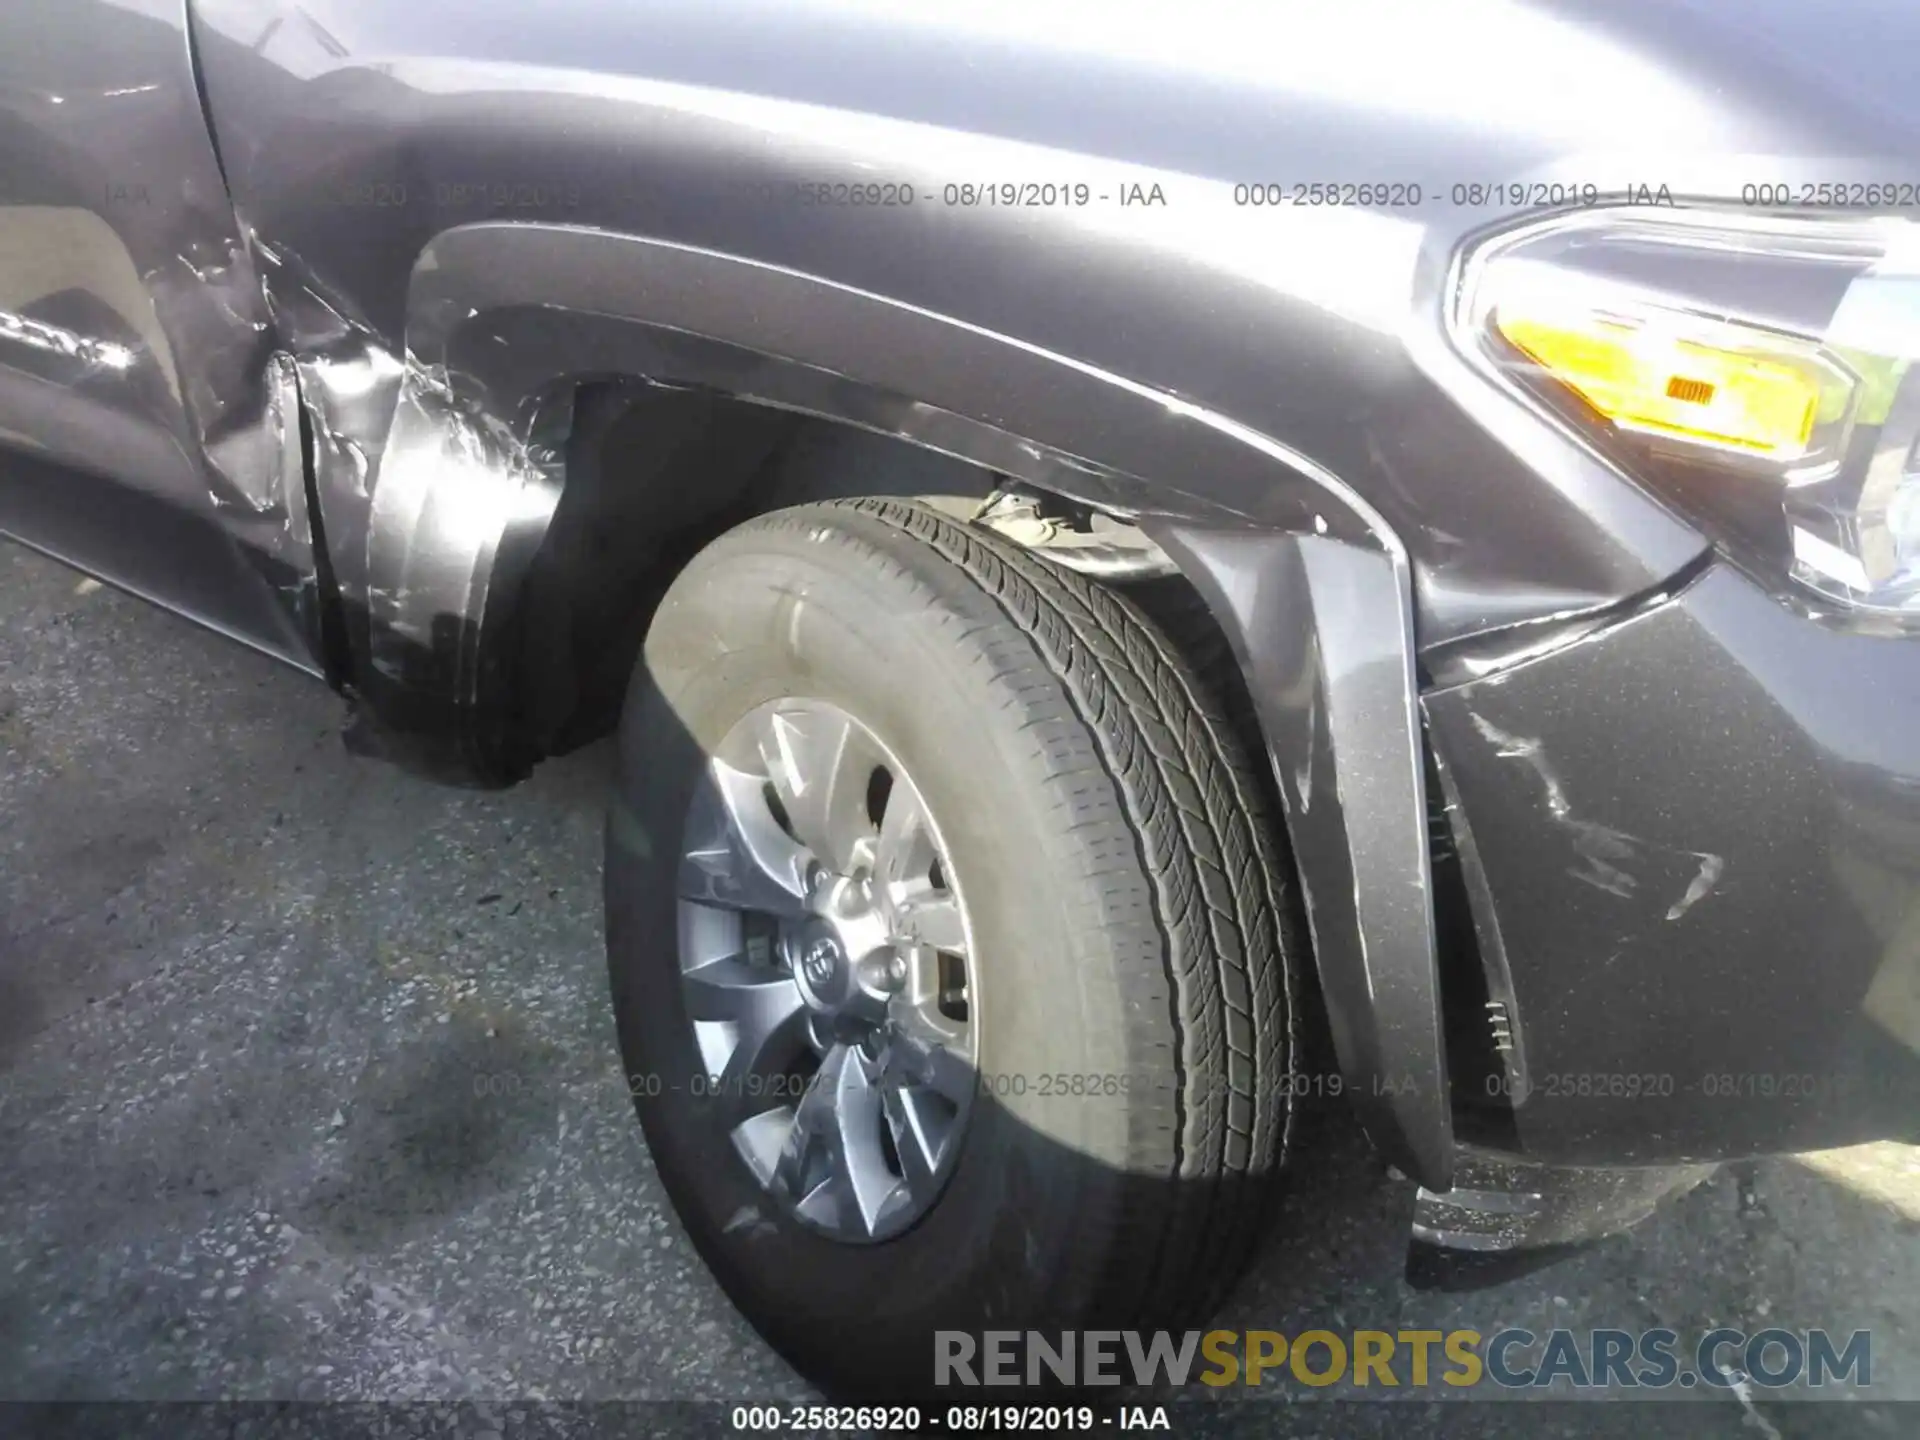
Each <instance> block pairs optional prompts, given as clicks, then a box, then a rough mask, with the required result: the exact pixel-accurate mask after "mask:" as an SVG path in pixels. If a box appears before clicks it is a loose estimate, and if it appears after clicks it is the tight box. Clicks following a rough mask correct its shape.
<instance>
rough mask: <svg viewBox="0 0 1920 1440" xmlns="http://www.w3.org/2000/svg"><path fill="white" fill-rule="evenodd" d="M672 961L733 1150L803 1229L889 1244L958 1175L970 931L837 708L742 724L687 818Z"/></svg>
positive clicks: (923, 827)
mask: <svg viewBox="0 0 1920 1440" xmlns="http://www.w3.org/2000/svg"><path fill="white" fill-rule="evenodd" d="M679 893H680V906H679V919H680V935H679V949H680V975H681V984H682V986H683V988H684V992H685V996H686V1004H687V1013H688V1014H689V1015H690V1016H691V1017H692V1019H693V1027H694V1037H695V1040H696V1042H697V1043H698V1045H699V1050H700V1055H701V1059H702V1061H703V1063H704V1065H705V1068H706V1071H707V1074H706V1075H705V1076H704V1077H702V1083H703V1084H704V1085H705V1087H706V1088H707V1090H708V1091H709V1093H710V1094H711V1095H712V1096H713V1097H714V1099H715V1100H716V1102H717V1103H718V1104H719V1105H720V1106H721V1107H722V1109H723V1113H724V1114H725V1115H726V1116H727V1122H728V1125H729V1129H730V1132H731V1135H732V1138H733V1143H734V1147H735V1148H736V1149H737V1150H738V1151H739V1153H740V1156H741V1158H742V1159H743V1160H745V1161H746V1163H747V1165H748V1167H749V1168H750V1169H751V1170H752V1171H753V1173H754V1175H755V1176H756V1177H757V1178H758V1179H759V1181H760V1183H761V1185H762V1186H764V1187H765V1188H766V1189H767V1190H768V1191H769V1192H770V1193H771V1194H773V1195H774V1196H775V1197H777V1198H778V1199H779V1200H780V1201H781V1202H782V1203H783V1204H785V1205H786V1206H787V1207H788V1208H789V1209H790V1210H791V1211H792V1212H793V1213H794V1214H795V1215H796V1216H798V1217H799V1218H800V1219H801V1220H802V1221H803V1222H805V1223H806V1224H808V1225H810V1226H812V1227H813V1228H815V1229H817V1230H820V1231H823V1232H825V1233H826V1234H828V1235H831V1236H832V1237H833V1238H835V1239H839V1240H846V1241H872V1240H884V1239H886V1238H888V1237H889V1236H892V1235H897V1234H899V1233H900V1232H901V1231H903V1230H905V1229H906V1228H907V1227H908V1226H909V1225H911V1224H913V1222H914V1221H915V1220H917V1219H919V1217H920V1216H921V1215H923V1214H925V1213H926V1211H927V1209H928V1207H929V1206H931V1205H932V1204H933V1202H934V1200H935V1199H936V1198H938V1196H939V1193H940V1190H941V1188H942V1186H943V1185H944V1184H945V1183H946V1179H947V1175H948V1173H949V1172H950V1171H951V1170H952V1168H953V1161H954V1157H955V1156H956V1155H957V1154H958V1152H959V1149H960V1140H961V1136H962V1134H963V1133H964V1130H965V1126H966V1120H967V1115H968V1112H969V1109H970V1106H971V1101H972V1096H973V1090H974V1062H975V1057H976V1055H977V1049H976V1046H975V1043H974V1026H973V1023H972V1015H973V995H972V993H971V979H972V975H971V964H970V945H969V936H970V929H969V927H968V924H967V919H966V910H965V907H964V905H963V904H962V901H961V896H960V889H959V883H958V880H957V878H956V877H955V876H954V874H953V870H952V867H951V866H950V865H949V864H948V862H947V856H946V850H945V848H944V846H943V845H942V843H941V840H940V836H939V832H938V830H937V828H936V827H935V824H934V820H933V816H932V815H931V813H930V812H929V811H928V809H927V806H926V803H925V801H924V800H922V798H921V796H920V792H919V790H918V789H916V788H915V786H914V784H913V781H912V780H911V779H910V778H909V777H908V775H907V773H906V771H905V770H904V769H903V768H902V767H901V765H900V763H899V762H898V761H897V760H896V759H895V758H894V757H893V755H892V754H891V753H890V752H889V751H888V750H887V749H886V747H885V746H883V745H882V744H881V743H880V741H879V739H878V738H877V737H876V736H875V735H874V734H873V733H872V732H871V731H870V730H868V729H867V728H866V726H864V725H862V724H861V723H860V722H859V721H858V720H856V719H854V718H853V717H852V716H851V715H849V714H847V712H846V711H844V710H841V709H840V708H839V707H838V706H835V705H831V704H829V703H827V702H825V701H820V700H776V701H773V702H770V703H769V704H766V705H762V706H761V707H759V708H758V709H756V710H754V711H752V712H750V713H749V714H747V715H746V716H744V717H742V718H741V719H740V720H739V721H738V722H737V723H736V724H735V725H734V726H733V728H732V729H731V730H729V731H728V732H727V735H726V738H725V739H724V740H723V741H722V742H721V744H720V746H719V747H718V751H717V753H716V754H715V755H714V756H713V757H712V759H711V760H710V761H709V762H708V765H707V768H706V772H705V774H704V775H703V776H702V777H701V780H700V783H699V785H698V787H697V789H696V790H695V793H694V798H693V801H692V803H691V804H690V806H689V807H688V812H687V821H686V829H685V833H684V837H683V843H682V847H681V861H680V879H679Z"/></svg>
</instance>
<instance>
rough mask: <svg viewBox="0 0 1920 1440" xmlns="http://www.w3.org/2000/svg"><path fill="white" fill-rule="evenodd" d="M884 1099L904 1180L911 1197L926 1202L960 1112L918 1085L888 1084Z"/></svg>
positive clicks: (883, 1094)
mask: <svg viewBox="0 0 1920 1440" xmlns="http://www.w3.org/2000/svg"><path fill="white" fill-rule="evenodd" d="M880 1096H881V1102H880V1103H881V1105H882V1107H883V1108H884V1109H885V1111H886V1117H887V1126H888V1128H889V1129H890V1130H891V1131H892V1132H893V1148H894V1152H895V1153H896V1154H898V1155H899V1157H900V1179H901V1182H902V1183H903V1184H904V1185H905V1186H906V1190H907V1198H908V1199H910V1200H925V1199H926V1198H928V1197H929V1196H931V1195H932V1194H933V1177H934V1175H935V1173H936V1172H937V1171H938V1170H939V1168H940V1160H941V1157H942V1155H943V1153H944V1152H945V1150H946V1144H947V1137H948V1136H949V1135H950V1134H951V1133H952V1130H953V1121H954V1116H955V1114H956V1112H955V1110H954V1109H953V1107H952V1106H950V1105H947V1104H946V1103H945V1102H943V1101H941V1100H939V1099H937V1098H935V1097H934V1096H932V1095H931V1094H930V1093H929V1092H928V1091H926V1090H924V1089H921V1088H920V1087H918V1086H911V1087H909V1086H902V1085H888V1086H886V1087H885V1088H884V1089H883V1090H882V1091H881V1092H880Z"/></svg>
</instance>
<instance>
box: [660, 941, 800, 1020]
mask: <svg viewBox="0 0 1920 1440" xmlns="http://www.w3.org/2000/svg"><path fill="white" fill-rule="evenodd" d="M681 978H682V979H684V980H685V981H686V985H687V1013H688V1014H689V1015H690V1016H691V1017H692V1018H693V1019H695V1020H731V1021H733V1022H734V1023H735V1024H736V1025H738V1026H739V1027H740V1034H741V1038H742V1039H743V1040H744V1039H745V1038H746V1037H747V1036H748V1035H749V1034H752V1035H757V1036H760V1037H763V1038H764V1037H765V1036H766V1035H767V1034H769V1033H770V1032H771V1031H772V1030H773V1028H774V1027H775V1026H776V1025H778V1024H779V1023H780V1022H781V1021H782V1020H785V1019H786V1018H787V1017H788V1016H789V1015H792V1014H795V1013H796V1012H797V1011H798V1010H799V1009H800V1007H801V1005H802V1003H803V1002H802V1000H801V998H800V987H799V986H798V985H796V984H794V983H793V977H792V976H791V975H789V974H787V972H786V971H784V970H768V969H763V968H762V967H760V966H758V965H749V964H748V963H747V962H746V961H745V960H742V959H741V958H740V957H739V956H738V955H727V956H724V957H722V958H721V959H718V960H709V961H708V962H707V963H706V964H704V965H696V966H695V967H694V968H693V969H691V970H689V971H687V972H686V973H685V974H684V975H683V976H682V977H681Z"/></svg>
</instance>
